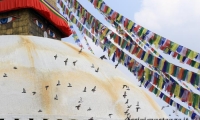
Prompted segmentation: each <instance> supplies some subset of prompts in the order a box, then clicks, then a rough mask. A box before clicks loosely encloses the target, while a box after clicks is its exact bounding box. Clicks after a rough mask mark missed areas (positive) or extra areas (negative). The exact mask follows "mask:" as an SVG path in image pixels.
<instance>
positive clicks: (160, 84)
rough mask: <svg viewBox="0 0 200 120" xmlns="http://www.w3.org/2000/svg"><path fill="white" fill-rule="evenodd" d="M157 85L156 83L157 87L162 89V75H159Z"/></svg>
mask: <svg viewBox="0 0 200 120" xmlns="http://www.w3.org/2000/svg"><path fill="white" fill-rule="evenodd" d="M159 79H160V80H159V85H158V87H159V88H160V89H162V85H163V77H162V76H161V75H160V77H159Z"/></svg>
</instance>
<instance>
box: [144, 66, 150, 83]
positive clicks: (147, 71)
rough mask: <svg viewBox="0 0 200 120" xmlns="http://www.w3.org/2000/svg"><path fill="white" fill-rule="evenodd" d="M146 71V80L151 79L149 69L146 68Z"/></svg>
mask: <svg viewBox="0 0 200 120" xmlns="http://www.w3.org/2000/svg"><path fill="white" fill-rule="evenodd" d="M144 71H145V80H149V69H148V68H145V69H144Z"/></svg>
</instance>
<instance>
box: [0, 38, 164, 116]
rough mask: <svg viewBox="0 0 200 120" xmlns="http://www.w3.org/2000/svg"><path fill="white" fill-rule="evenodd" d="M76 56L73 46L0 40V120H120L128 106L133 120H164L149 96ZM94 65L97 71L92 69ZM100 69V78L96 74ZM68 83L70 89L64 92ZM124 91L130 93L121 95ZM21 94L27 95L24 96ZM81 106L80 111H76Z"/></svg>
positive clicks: (90, 58)
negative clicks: (153, 119) (0, 119)
mask: <svg viewBox="0 0 200 120" xmlns="http://www.w3.org/2000/svg"><path fill="white" fill-rule="evenodd" d="M78 51H79V48H78V47H76V46H74V45H72V44H69V43H66V42H62V41H57V40H53V39H49V38H41V37H34V36H17V35H16V36H14V35H13V36H12V35H8V36H0V92H1V93H0V118H3V119H5V120H14V119H15V118H18V119H19V120H28V119H29V118H33V119H34V120H43V119H48V120H58V119H60V120H68V119H69V120H71V119H77V120H84V119H85V120H88V119H90V118H91V117H93V118H94V119H95V120H106V119H109V120H110V119H113V120H118V119H119V120H120V119H123V120H124V119H125V118H126V115H125V113H124V112H125V111H127V109H128V108H127V106H128V105H132V106H131V107H130V108H129V111H128V112H129V113H130V115H131V118H138V117H140V118H145V117H146V118H163V117H164V118H167V116H166V115H165V113H164V112H163V111H162V110H161V109H160V107H159V106H158V105H157V103H155V102H154V101H153V99H152V98H151V97H150V96H149V95H148V94H147V93H145V92H144V91H143V90H142V89H140V88H139V87H138V86H136V85H134V84H132V83H130V82H128V79H130V78H127V77H126V76H125V75H124V74H122V73H121V72H120V71H119V70H117V69H115V68H114V66H112V65H110V64H109V63H107V62H105V61H104V60H101V59H99V58H97V57H95V56H94V55H92V54H90V53H87V52H84V51H83V52H82V53H81V54H79V53H78ZM55 55H57V59H56V60H55V58H54V56H55ZM67 58H68V61H67V65H65V62H64V61H65V60H66V59H67ZM76 60H77V62H76V65H75V66H74V65H73V61H76ZM92 64H94V67H95V68H91V66H92ZM14 67H16V68H15V69H14ZM98 67H99V72H95V70H96V69H97V68H98ZM4 73H5V74H6V75H7V77H5V75H4ZM3 76H4V77H3ZM58 81H60V85H58V86H57V84H58ZM69 83H70V84H71V86H72V87H68V85H69ZM123 85H128V86H129V88H130V90H126V89H125V88H124V89H122V87H123ZM45 86H48V88H47V90H46V87H45ZM95 86H96V91H95V92H92V91H91V90H92V89H93V88H94V87H95ZM85 87H86V92H83V90H84V88H85ZM23 88H24V89H25V91H26V93H22V92H23ZM125 91H126V94H127V96H126V98H124V97H123V94H124V92H125ZM33 92H36V93H35V95H33ZM56 96H57V98H56V99H57V100H55V97H56ZM80 99H82V102H80V103H79V101H80ZM127 99H128V100H129V101H128V104H125V102H126V101H127ZM137 102H139V107H140V109H139V110H138V112H137V111H136V105H137ZM79 104H81V106H80V108H79V110H78V109H77V108H76V107H75V106H78V105H79ZM89 108H91V110H90V111H88V109H89ZM39 110H41V112H38V111H39ZM109 114H112V116H111V118H110V117H109Z"/></svg>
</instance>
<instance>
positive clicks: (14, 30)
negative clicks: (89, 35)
mask: <svg viewBox="0 0 200 120" xmlns="http://www.w3.org/2000/svg"><path fill="white" fill-rule="evenodd" d="M71 34H72V31H71V30H70V27H69V25H68V21H67V19H66V18H64V17H63V16H62V15H61V14H60V13H59V12H58V8H57V7H56V1H54V0H0V35H33V36H40V37H48V38H52V39H59V40H60V39H61V38H64V37H68V36H70V35H71Z"/></svg>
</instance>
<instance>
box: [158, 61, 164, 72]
mask: <svg viewBox="0 0 200 120" xmlns="http://www.w3.org/2000/svg"><path fill="white" fill-rule="evenodd" d="M164 62H165V59H161V62H160V64H159V68H160V70H162V69H163V66H164Z"/></svg>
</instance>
